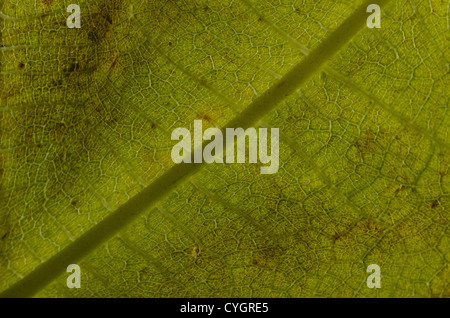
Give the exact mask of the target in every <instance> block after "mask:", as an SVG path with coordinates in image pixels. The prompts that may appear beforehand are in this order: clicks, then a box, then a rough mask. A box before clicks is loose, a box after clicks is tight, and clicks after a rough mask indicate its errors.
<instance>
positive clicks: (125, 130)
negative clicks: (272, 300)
mask: <svg viewBox="0 0 450 318" xmlns="http://www.w3.org/2000/svg"><path fill="white" fill-rule="evenodd" d="M371 2H372V1H364V2H362V1H358V3H356V4H355V3H354V2H350V1H348V2H347V1H340V2H339V3H336V2H335V1H292V0H291V1H287V2H283V3H281V2H279V1H267V2H266V1H264V2H263V3H261V2H259V1H258V2H257V1H254V2H250V0H241V1H227V0H220V1H195V3H192V2H191V1H167V2H165V1H154V2H153V1H134V2H133V3H130V2H125V1H120V0H112V1H111V0H108V1H106V0H96V1H89V3H88V2H87V1H80V2H79V3H78V4H79V5H80V7H81V28H80V29H69V28H67V26H66V19H67V17H68V15H69V13H67V12H66V8H67V6H68V5H69V3H64V4H61V3H56V2H53V1H44V0H42V1H23V2H21V3H20V5H18V4H14V3H12V2H9V1H3V2H0V7H1V10H0V11H1V14H0V23H1V38H0V44H1V47H0V52H1V55H0V56H1V57H0V81H1V86H0V87H1V90H0V94H1V95H0V99H1V100H0V103H1V104H0V112H1V126H0V127H1V131H0V132H1V145H0V159H1V166H0V167H1V170H0V177H1V197H0V207H1V214H0V256H1V257H0V276H1V278H2V279H1V281H0V292H2V293H1V295H2V296H5V297H17V296H19V297H25V296H38V297H311V296H328V297H338V296H339V297H342V296H344V297H355V296H357V297H377V296H391V297H400V296H408V297H411V296H413V297H417V296H426V297H445V296H449V294H448V290H449V288H448V285H449V283H450V279H449V277H450V267H449V262H448V259H447V257H448V256H449V251H450V249H449V243H450V241H449V234H450V232H449V230H448V224H449V222H448V221H449V217H448V213H447V211H448V208H449V196H448V193H449V180H448V175H447V174H448V172H449V164H450V157H449V152H448V149H449V145H450V143H449V140H448V138H449V136H448V132H447V131H448V129H447V127H448V126H449V123H450V119H449V116H448V115H447V107H448V93H447V89H448V87H449V74H448V66H449V64H448V57H449V50H448V36H447V34H446V31H448V28H449V26H448V19H449V18H448V10H447V5H446V4H445V3H444V2H443V1H440V0H436V1H428V2H424V1H419V0H392V1H388V0H379V1H378V2H377V4H379V5H380V6H381V7H382V17H381V28H380V29H376V28H375V29H370V28H367V26H366V19H367V17H368V15H369V14H370V13H367V12H366V8H367V6H368V5H369V4H371ZM197 119H201V120H203V125H204V129H206V126H208V127H220V128H221V129H222V130H224V129H225V128H226V127H233V128H234V127H244V128H245V127H250V126H255V127H259V126H260V127H277V128H279V129H280V133H281V137H280V138H281V140H280V141H281V144H280V169H279V171H278V172H277V173H276V174H272V175H263V174H260V173H259V168H260V167H259V165H258V164H248V163H247V164H179V165H174V163H173V162H172V159H171V156H170V152H171V148H172V147H173V145H174V142H173V141H172V140H171V138H170V134H171V132H172V130H173V129H175V128H177V127H186V128H191V127H192V124H193V122H194V120H197ZM73 263H76V264H78V265H80V268H81V272H82V276H81V288H80V289H69V288H68V287H67V285H66V278H67V276H68V275H69V274H68V273H66V272H65V271H66V268H67V266H68V265H69V264H73ZM369 264H378V265H379V266H380V267H381V274H382V276H381V277H382V278H381V288H380V289H370V288H368V287H367V285H366V279H367V276H368V273H367V272H366V268H367V266H368V265H369Z"/></svg>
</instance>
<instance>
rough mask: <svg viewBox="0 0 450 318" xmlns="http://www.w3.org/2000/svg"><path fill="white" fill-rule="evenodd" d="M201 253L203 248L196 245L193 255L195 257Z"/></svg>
mask: <svg viewBox="0 0 450 318" xmlns="http://www.w3.org/2000/svg"><path fill="white" fill-rule="evenodd" d="M201 253H202V250H201V249H200V247H199V246H194V247H193V248H192V250H191V255H192V257H194V258H197V257H199V256H200V254H201Z"/></svg>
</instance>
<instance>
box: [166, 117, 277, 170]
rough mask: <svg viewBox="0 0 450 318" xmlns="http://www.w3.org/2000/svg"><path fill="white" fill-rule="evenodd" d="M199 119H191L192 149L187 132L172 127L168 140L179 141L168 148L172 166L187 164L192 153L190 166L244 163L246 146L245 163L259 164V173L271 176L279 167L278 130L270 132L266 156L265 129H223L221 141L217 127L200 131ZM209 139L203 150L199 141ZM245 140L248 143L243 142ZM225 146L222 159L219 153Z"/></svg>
mask: <svg viewBox="0 0 450 318" xmlns="http://www.w3.org/2000/svg"><path fill="white" fill-rule="evenodd" d="M202 126H203V124H202V121H201V120H194V140H193V148H194V150H192V149H191V148H192V138H191V132H190V131H189V130H188V129H187V128H176V129H174V130H173V132H172V140H180V139H181V140H180V141H179V142H178V143H177V144H176V145H175V146H174V147H173V149H172V153H171V156H172V160H173V162H175V163H177V164H178V163H182V162H185V163H191V162H192V152H194V155H193V161H194V163H202V162H205V163H213V162H216V163H223V162H224V157H225V163H245V162H246V149H247V146H248V162H249V163H257V162H258V159H259V162H260V163H262V164H265V165H267V166H262V167H261V170H260V171H261V174H273V173H276V172H278V167H279V129H278V128H271V129H270V153H269V150H268V131H267V128H259V129H258V131H257V130H256V129H255V128H247V129H246V130H244V129H243V128H226V129H225V138H224V136H223V133H222V130H220V129H219V128H215V127H212V128H208V129H206V130H205V131H204V132H203V128H202ZM207 140H211V142H209V143H207V144H206V145H205V146H204V147H203V141H207ZM246 141H248V143H246ZM224 146H225V156H224V154H223V151H224Z"/></svg>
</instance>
